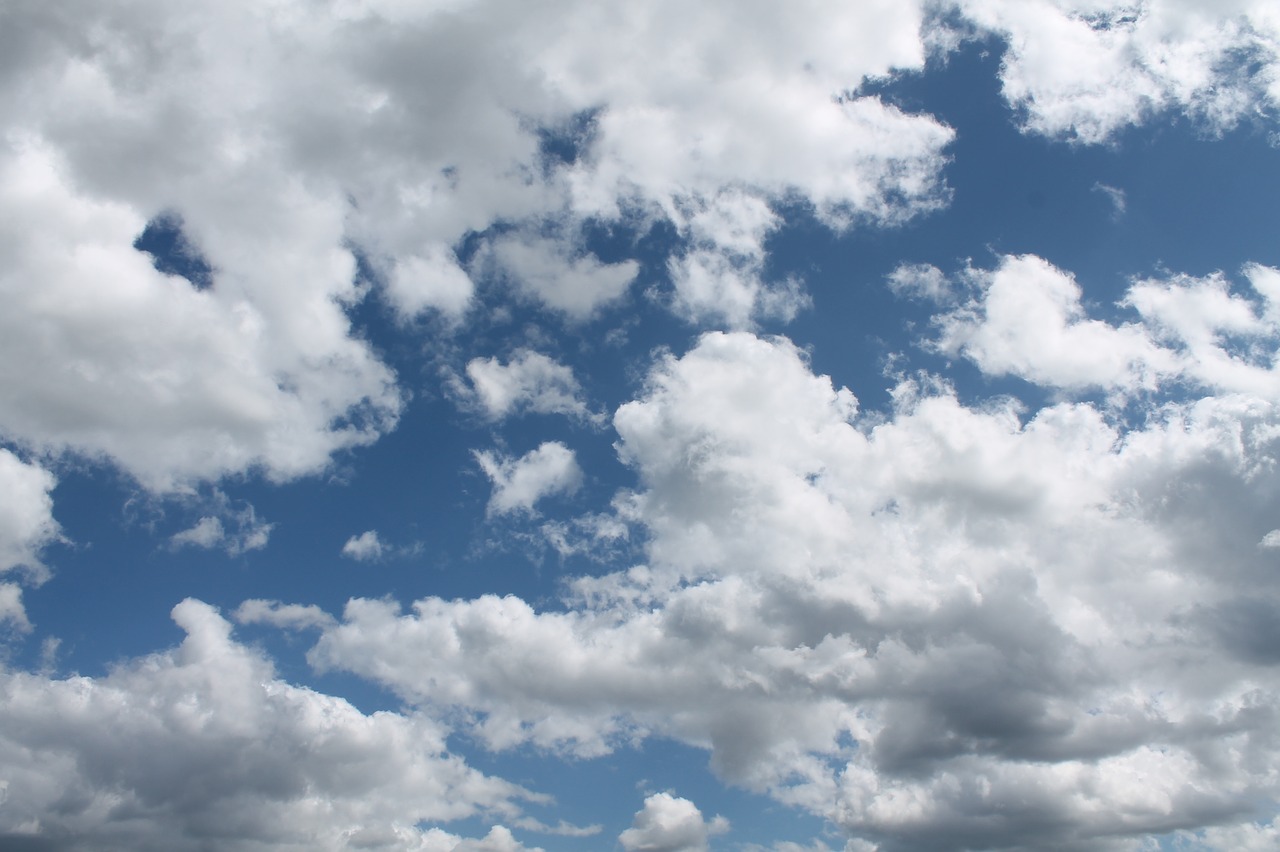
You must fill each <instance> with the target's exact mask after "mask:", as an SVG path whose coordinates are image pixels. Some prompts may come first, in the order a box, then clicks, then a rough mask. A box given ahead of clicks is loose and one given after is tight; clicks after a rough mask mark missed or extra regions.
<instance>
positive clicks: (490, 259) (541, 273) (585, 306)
mask: <svg viewBox="0 0 1280 852" xmlns="http://www.w3.org/2000/svg"><path fill="white" fill-rule="evenodd" d="M475 263H476V265H477V266H478V267H479V268H481V269H483V270H484V271H485V272H486V273H487V274H488V275H494V276H497V277H499V278H502V279H506V280H510V281H512V282H514V284H515V285H516V288H517V290H519V291H520V292H521V293H523V294H524V295H526V296H531V297H533V298H535V299H537V300H538V301H540V302H542V303H543V304H545V305H546V306H547V307H549V308H552V309H553V310H557V311H560V312H562V313H564V314H565V315H566V316H568V317H569V318H570V319H572V320H574V321H577V322H583V321H585V320H587V319H590V318H591V316H592V315H593V314H595V313H597V312H598V311H600V310H601V309H602V308H603V307H604V306H606V305H608V304H610V303H612V302H617V301H618V300H619V299H621V298H622V297H623V295H624V294H625V293H626V292H627V290H628V288H630V286H631V282H632V281H634V280H635V277H636V274H637V273H638V272H639V271H640V264H638V263H637V262H636V261H634V260H626V261H622V262H621V263H602V262H600V261H599V260H597V259H596V258H595V257H592V256H590V255H588V254H585V253H583V252H582V251H581V250H579V249H577V246H576V245H574V243H572V242H570V243H568V244H566V243H565V242H564V241H563V240H557V239H549V238H544V237H539V236H534V235H530V234H504V235H502V236H499V237H495V238H493V239H492V240H490V241H488V242H487V243H486V244H485V246H484V248H483V249H482V251H481V252H480V253H479V254H478V255H477V256H476V261H475Z"/></svg>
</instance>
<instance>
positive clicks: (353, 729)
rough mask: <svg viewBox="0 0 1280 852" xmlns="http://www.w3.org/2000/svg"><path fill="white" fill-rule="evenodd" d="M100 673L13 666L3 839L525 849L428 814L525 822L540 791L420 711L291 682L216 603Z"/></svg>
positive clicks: (503, 834) (185, 616)
mask: <svg viewBox="0 0 1280 852" xmlns="http://www.w3.org/2000/svg"><path fill="white" fill-rule="evenodd" d="M173 616H174V620H175V621H177V622H178V624H179V625H180V626H181V627H182V628H183V629H184V630H185V631H186V638H185V639H184V640H183V642H182V644H181V645H180V646H178V647H177V648H175V649H173V650H171V651H166V652H163V653H160V654H155V655H152V656H150V657H145V658H141V659H137V660H133V661H130V662H128V663H126V664H124V665H122V666H119V667H118V668H116V669H115V670H113V671H112V672H111V673H110V674H108V675H106V676H104V677H101V678H88V677H71V678H68V679H65V680H51V679H48V678H46V677H43V676H39V675H32V674H24V673H20V672H7V671H6V672H4V673H3V674H0V690H2V691H3V695H4V701H3V702H0V756H2V759H0V762H2V763H3V765H4V766H5V780H6V782H7V784H6V798H5V807H4V808H3V809H2V810H0V838H8V839H9V841H11V842H14V843H17V842H19V841H20V840H22V839H32V840H34V839H35V838H40V839H43V840H47V841H48V842H49V843H50V844H52V848H66V849H76V848H93V849H137V850H160V849H165V850H186V849H191V850H196V849H207V848H209V846H210V844H213V845H216V846H217V847H218V848H220V849H228V850H251V849H265V848H271V849H298V850H302V849H338V848H348V847H349V846H359V847H361V848H378V849H383V848H386V849H405V848H411V847H412V848H426V849H439V850H475V851H476V852H479V850H494V852H497V850H518V849H523V848H524V847H522V846H521V845H520V844H518V843H516V842H514V840H513V839H512V838H511V835H510V833H509V832H507V831H506V830H505V829H502V828H500V827H499V828H495V829H494V830H493V831H492V832H491V833H490V834H489V836H488V837H487V838H485V839H484V840H480V841H474V840H465V839H463V838H460V837H457V836H455V835H451V834H448V833H446V832H444V831H442V830H440V829H438V828H434V827H427V826H421V825H420V824H421V823H435V822H441V821H449V820H454V819H459V818H463V817H469V816H479V817H481V818H485V817H489V816H493V815H503V814H505V815H508V816H518V815H519V807H518V805H517V804H516V802H517V801H519V800H522V799H529V798H530V796H531V794H529V793H528V792H526V791H524V790H522V789H521V788H519V787H516V786H514V785H512V784H508V783H506V782H504V781H500V780H497V779H494V778H489V777H487V776H484V775H482V774H481V773H479V772H477V771H476V770H474V769H471V768H470V767H468V766H467V765H466V764H465V763H464V762H463V761H462V760H461V759H460V758H458V757H456V756H453V755H451V754H449V753H448V751H447V750H446V747H445V736H446V734H447V730H446V729H444V728H442V727H441V726H440V725H439V724H437V723H435V722H432V721H430V720H429V719H427V718H425V717H423V716H421V715H416V714H415V715H407V716H405V715H399V714H395V713H387V712H379V713H374V714H372V715H365V714H362V713H361V712H359V711H358V710H356V709H355V708H354V707H352V706H351V705H350V704H348V703H347V702H346V701H344V700H342V699H340V698H335V697H332V696H328V695H324V694H321V693H317V692H314V691H312V690H309V689H306V688H302V687H298V686H294V685H291V684H289V683H286V682H284V681H281V680H279V679H278V678H277V677H276V676H275V673H274V672H273V670H272V667H271V665H270V663H268V662H267V661H266V660H265V659H264V658H263V657H261V656H260V655H259V653H258V652H257V651H254V650H251V649H249V648H247V647H245V646H243V645H241V644H239V643H237V642H236V641H235V640H234V639H233V638H231V628H230V625H229V624H228V623H227V622H226V621H224V620H223V619H222V618H221V617H220V616H219V615H218V614H217V612H216V611H215V610H214V609H213V608H211V607H209V606H207V605H205V604H203V603H200V602H197V601H193V600H187V601H185V602H183V603H181V604H179V605H178V606H177V607H175V608H174V610H173Z"/></svg>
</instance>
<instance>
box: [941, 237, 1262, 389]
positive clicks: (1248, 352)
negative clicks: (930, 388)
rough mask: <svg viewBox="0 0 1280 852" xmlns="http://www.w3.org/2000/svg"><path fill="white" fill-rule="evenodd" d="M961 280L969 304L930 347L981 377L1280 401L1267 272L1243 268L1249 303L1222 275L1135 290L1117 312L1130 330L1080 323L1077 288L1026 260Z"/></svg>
mask: <svg viewBox="0 0 1280 852" xmlns="http://www.w3.org/2000/svg"><path fill="white" fill-rule="evenodd" d="M967 275H968V277H969V278H970V279H971V280H972V282H973V283H975V284H976V285H977V287H978V295H977V296H976V297H975V298H974V299H972V300H970V301H969V302H968V303H967V304H965V305H963V306H960V307H958V308H956V309H954V310H952V311H951V312H949V313H946V314H943V315H942V316H940V317H938V318H937V319H936V322H937V323H938V325H939V327H940V329H941V334H940V337H939V339H938V341H937V346H938V348H939V349H940V350H941V351H943V352H946V353H948V354H963V355H965V356H966V357H968V358H969V359H971V360H972V361H973V362H974V363H975V364H977V365H978V367H979V368H981V369H982V371H983V372H985V373H988V374H991V375H1015V376H1019V377H1021V378H1024V379H1027V380H1028V381H1032V382H1035V383H1037V384H1040V385H1043V386H1046V387H1054V388H1062V389H1065V390H1074V391H1081V390H1085V389H1089V388H1101V389H1104V390H1109V391H1118V392H1124V393H1133V392H1136V391H1139V390H1146V391H1154V390H1156V389H1160V388H1168V387H1169V386H1175V385H1176V384H1179V383H1181V384H1186V383H1190V384H1192V385H1194V386H1196V387H1199V388H1204V389H1207V390H1210V391H1213V392H1215V393H1245V394H1250V395H1256V396H1258V397H1260V398H1263V399H1267V400H1277V399H1280V363H1278V362H1277V356H1276V353H1277V347H1278V346H1280V272H1277V271H1276V270H1274V269H1271V268H1269V267H1264V266H1260V265H1258V264H1249V265H1246V267H1245V268H1244V277H1245V278H1246V279H1247V280H1248V281H1249V283H1250V285H1251V287H1252V289H1253V291H1254V296H1253V298H1250V297H1248V296H1245V295H1239V294H1235V293H1232V292H1231V287H1230V283H1229V282H1228V281H1227V279H1226V277H1225V276H1223V275H1221V274H1220V273H1219V274H1214V275H1210V276H1207V277H1205V278H1193V277H1191V276H1186V275H1173V276H1170V277H1169V278H1167V279H1163V280H1161V279H1146V280H1136V281H1134V282H1133V283H1132V284H1131V286H1130V288H1129V290H1128V292H1127V293H1126V295H1125V297H1124V299H1123V301H1122V302H1121V305H1122V306H1123V307H1129V308H1132V309H1133V310H1134V311H1135V312H1136V314H1137V321H1130V322H1126V323H1122V324H1118V325H1116V324H1112V323H1108V322H1104V321H1102V320H1097V319H1090V318H1088V317H1087V316H1086V315H1085V310H1084V307H1083V305H1082V304H1081V301H1080V299H1081V291H1080V286H1079V285H1078V284H1077V283H1076V281H1075V279H1074V278H1073V277H1072V276H1071V275H1070V274H1069V273H1067V272H1064V271H1062V270H1060V269H1058V268H1056V267H1054V266H1053V265H1051V264H1050V263H1048V262H1047V261H1045V260H1043V259H1041V258H1039V257H1035V256H1034V255H1022V256H1017V257H1012V256H1006V257H1004V258H1002V259H1001V261H1000V263H999V265H998V266H997V267H996V269H995V270H993V271H989V272H988V271H980V270H970V271H969V272H968V273H967Z"/></svg>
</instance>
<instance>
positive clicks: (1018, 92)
mask: <svg viewBox="0 0 1280 852" xmlns="http://www.w3.org/2000/svg"><path fill="white" fill-rule="evenodd" d="M955 5H956V7H957V8H958V9H959V11H960V13H961V14H962V15H964V16H966V17H967V18H968V19H969V20H970V21H972V22H973V23H975V24H977V25H978V26H979V27H981V28H983V29H986V30H988V31H992V32H995V33H998V34H999V35H1000V36H1001V37H1002V38H1004V39H1006V40H1007V41H1008V45H1009V46H1008V50H1007V52H1006V53H1005V57H1004V63H1003V66H1002V69H1001V77H1002V79H1003V84H1004V95H1005V97H1006V98H1007V99H1008V101H1009V102H1010V103H1011V104H1012V105H1013V106H1014V107H1015V108H1016V109H1018V110H1019V111H1020V112H1021V113H1022V116H1023V124H1024V126H1025V127H1026V128H1027V129H1029V130H1032V131H1034V132H1037V133H1044V134H1047V135H1051V136H1062V137H1066V138H1070V139H1075V140H1079V141H1082V142H1090V143H1093V142H1101V141H1104V140H1106V139H1107V138H1109V137H1111V136H1112V135H1114V134H1115V133H1116V132H1117V131H1119V130H1120V129H1122V128H1124V127H1126V126H1129V125H1134V124H1139V123H1141V122H1143V121H1145V120H1146V119H1147V118H1149V117H1150V116H1151V115H1153V114H1155V113H1158V112H1161V111H1164V110H1168V109H1175V110H1179V111H1182V112H1184V113H1186V114H1189V115H1191V116H1194V117H1196V118H1197V119H1199V120H1200V121H1202V122H1203V123H1204V124H1205V125H1206V126H1207V127H1209V128H1210V129H1212V130H1215V131H1218V132H1221V131H1223V130H1225V129H1228V128H1230V127H1232V126H1233V125H1234V124H1235V123H1236V122H1238V121H1239V120H1240V119H1242V118H1244V117H1246V116H1249V115H1251V114H1255V113H1257V112H1259V111H1265V110H1273V109H1274V108H1275V107H1276V105H1277V104H1280V14H1277V13H1276V11H1275V6H1274V5H1273V4H1271V3H1269V2H1266V0H1230V2H1198V1H1197V0H1146V2H1128V0H1030V2H1027V1H1026V0H957V2H956V4H955ZM1117 80H1124V81H1125V82H1124V85H1123V86H1118V85H1116V81H1117Z"/></svg>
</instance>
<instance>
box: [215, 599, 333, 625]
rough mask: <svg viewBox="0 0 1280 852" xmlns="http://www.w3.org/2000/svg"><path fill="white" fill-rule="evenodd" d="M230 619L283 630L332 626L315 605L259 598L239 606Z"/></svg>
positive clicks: (325, 614) (327, 614)
mask: <svg viewBox="0 0 1280 852" xmlns="http://www.w3.org/2000/svg"><path fill="white" fill-rule="evenodd" d="M232 617H233V618H234V619H235V620H236V621H237V622H238V623H240V624H269V625H271V626H272V627H279V628H282V629H285V630H305V629H307V628H310V627H317V628H322V629H323V628H326V627H330V626H332V625H333V624H334V620H333V616H331V615H329V613H327V612H325V611H324V610H322V609H321V608H320V607H318V606H316V605H315V604H309V605H307V606H302V605H300V604H282V603H280V602H279V601H268V600H262V599H261V598H254V599H251V600H247V601H245V602H244V603H242V604H240V606H238V607H236V611H235V612H234V613H233V614H232Z"/></svg>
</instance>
